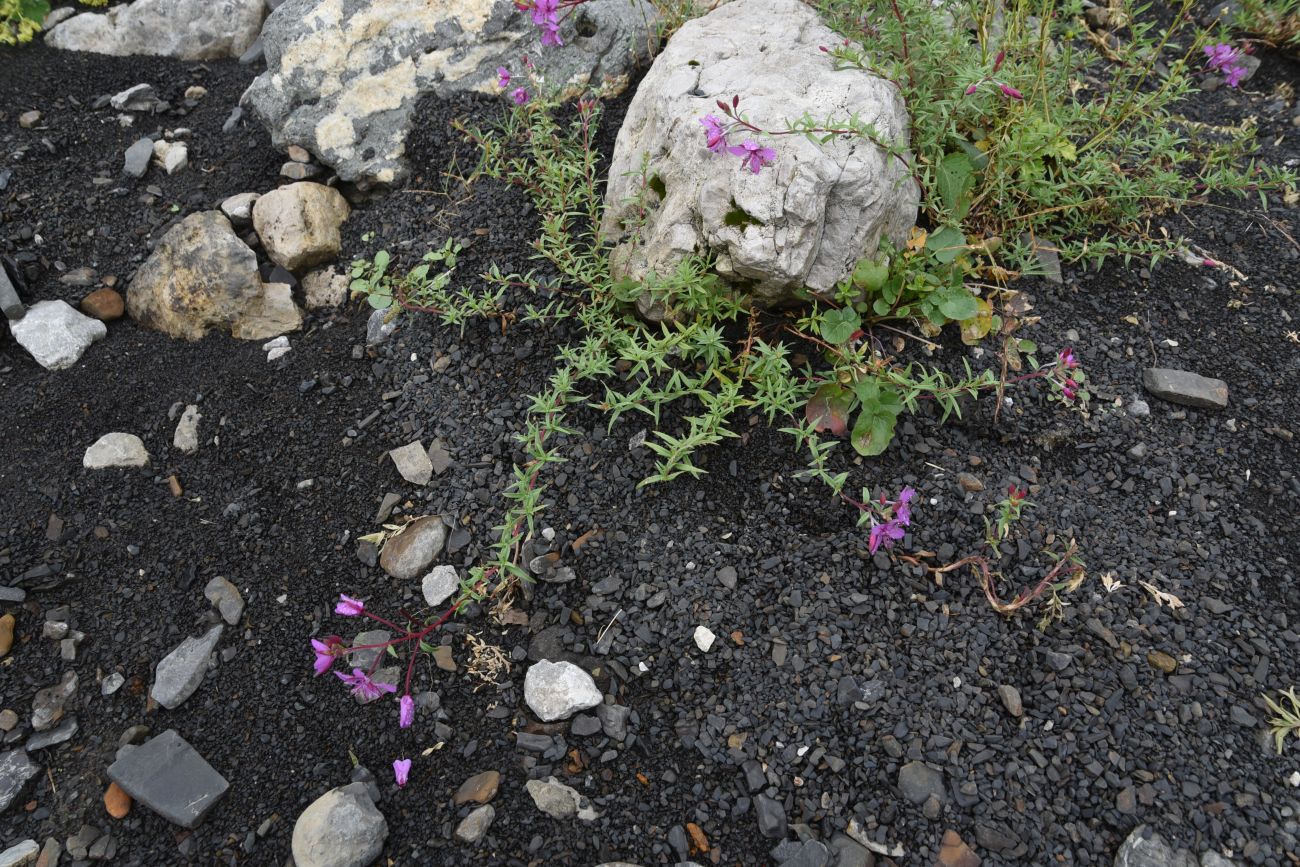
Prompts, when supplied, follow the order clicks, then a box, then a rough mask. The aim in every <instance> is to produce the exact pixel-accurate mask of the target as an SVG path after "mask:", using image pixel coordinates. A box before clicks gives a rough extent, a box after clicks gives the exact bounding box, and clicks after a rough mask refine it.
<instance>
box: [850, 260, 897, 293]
mask: <svg viewBox="0 0 1300 867" xmlns="http://www.w3.org/2000/svg"><path fill="white" fill-rule="evenodd" d="M888 277H889V266H888V265H886V264H885V263H883V262H876V261H873V260H871V259H862V260H860V261H859V262H858V265H857V267H856V268H854V269H853V285H854V286H857V287H858V288H859V289H866V290H867V291H868V292H879V291H880V287H881V286H884V285H885V280H886V279H888Z"/></svg>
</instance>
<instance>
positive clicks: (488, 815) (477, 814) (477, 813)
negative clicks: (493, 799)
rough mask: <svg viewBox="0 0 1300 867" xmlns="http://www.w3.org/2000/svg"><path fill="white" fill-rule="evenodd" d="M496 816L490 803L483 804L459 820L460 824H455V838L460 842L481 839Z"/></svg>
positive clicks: (471, 842) (474, 841)
mask: <svg viewBox="0 0 1300 867" xmlns="http://www.w3.org/2000/svg"><path fill="white" fill-rule="evenodd" d="M496 817H497V811H496V808H495V807H493V806H492V805H491V804H484V805H483V806H481V807H479V808H477V809H475V810H474V811H473V812H472V813H470V814H469V815H468V816H466V817H465V818H464V819H461V820H460V824H459V825H457V826H456V839H457V840H459V841H460V842H462V843H469V844H473V843H477V842H478V841H479V840H482V839H483V835H484V834H486V833H487V832H488V828H491V827H492V820H493V819H495V818H496Z"/></svg>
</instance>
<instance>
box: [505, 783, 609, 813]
mask: <svg viewBox="0 0 1300 867" xmlns="http://www.w3.org/2000/svg"><path fill="white" fill-rule="evenodd" d="M524 788H525V789H527V790H528V794H529V795H530V796H532V799H533V803H534V804H536V805H537V809H539V810H541V811H542V812H543V813H545V814H546V815H548V816H550V817H551V818H552V819H573V818H575V817H576V818H578V819H581V820H582V821H584V822H592V821H595V820H596V819H598V818H600V814H599V813H597V812H596V811H595V809H593V808H592V806H591V804H590V803H589V802H588V801H587V799H586V798H584V797H583V796H582V795H580V794H578V791H577V790H576V789H573V788H571V787H569V786H566V785H564V784H563V783H561V782H560V781H559V780H557V779H555V777H547V778H546V779H545V780H529V781H528V782H527V783H525V784H524Z"/></svg>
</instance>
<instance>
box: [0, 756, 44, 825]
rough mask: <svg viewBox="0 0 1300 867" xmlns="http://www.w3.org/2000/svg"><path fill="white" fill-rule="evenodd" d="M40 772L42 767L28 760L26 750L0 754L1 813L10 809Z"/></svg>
mask: <svg viewBox="0 0 1300 867" xmlns="http://www.w3.org/2000/svg"><path fill="white" fill-rule="evenodd" d="M40 772H41V769H40V766H38V765H37V764H36V763H35V762H33V761H32V760H31V759H30V758H28V756H27V751H26V750H9V751H8V752H4V753H0V813H3V812H4V811H5V810H8V809H9V805H10V804H12V803H13V802H14V801H16V800H17V799H18V796H19V795H21V794H22V793H23V789H24V788H26V787H27V784H28V783H29V782H30V781H31V779H32V777H34V776H36V775H37V774H39V773H40Z"/></svg>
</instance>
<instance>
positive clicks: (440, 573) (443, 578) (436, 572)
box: [420, 566, 460, 608]
mask: <svg viewBox="0 0 1300 867" xmlns="http://www.w3.org/2000/svg"><path fill="white" fill-rule="evenodd" d="M459 589H460V575H458V574H456V567H455V566H435V567H434V568H433V571H432V572H430V573H429V574H428V575H425V576H424V581H422V582H421V584H420V591H421V592H422V593H423V594H424V602H425V604H426V605H428V606H429V607H430V608H437V607H438V606H440V605H442V604H443V603H444V602H446V601H447V600H448V599H450V598H451V597H452V596H454V595H455V594H456V591H457V590H459Z"/></svg>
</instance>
